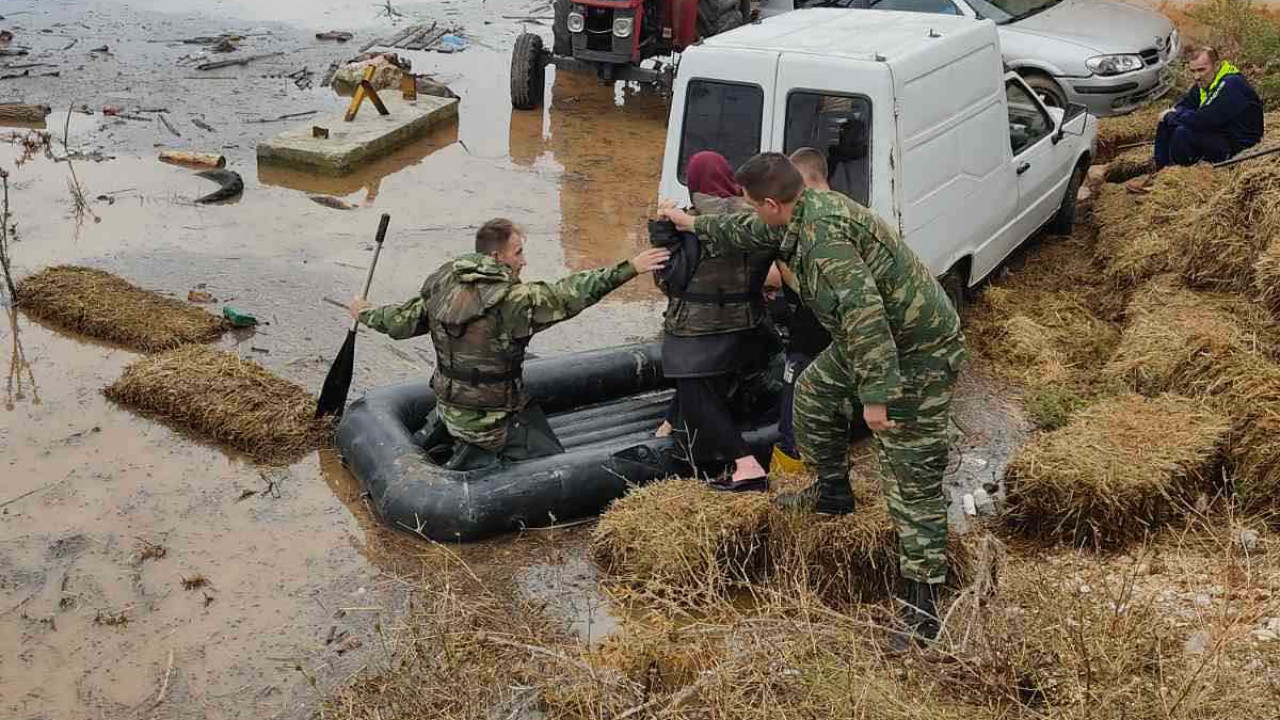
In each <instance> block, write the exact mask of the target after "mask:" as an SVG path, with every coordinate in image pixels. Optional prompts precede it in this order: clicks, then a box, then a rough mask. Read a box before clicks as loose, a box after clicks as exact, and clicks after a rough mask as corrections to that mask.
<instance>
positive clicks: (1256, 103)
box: [1165, 72, 1262, 155]
mask: <svg viewBox="0 0 1280 720" xmlns="http://www.w3.org/2000/svg"><path fill="white" fill-rule="evenodd" d="M1204 95H1205V103H1204V105H1203V107H1202V106H1201V103H1200V97H1201V92H1200V86H1198V85H1193V86H1192V87H1191V89H1190V90H1188V91H1187V94H1186V95H1183V96H1182V99H1181V100H1179V101H1178V104H1177V105H1175V106H1174V111H1173V113H1171V114H1170V115H1169V116H1168V117H1166V118H1165V122H1166V123H1169V124H1170V125H1173V126H1175V127H1176V126H1184V127H1186V128H1188V129H1190V130H1192V131H1193V132H1198V133H1214V134H1220V135H1225V136H1226V138H1227V141H1228V142H1229V143H1230V145H1231V154H1232V155H1235V154H1236V153H1238V152H1240V151H1241V150H1244V149H1245V148H1249V147H1253V146H1254V145H1257V144H1258V142H1259V141H1260V140H1262V100H1261V99H1260V98H1259V97H1258V93H1256V92H1254V90H1253V87H1252V86H1251V85H1249V81H1248V80H1245V78H1244V76H1243V75H1241V74H1239V73H1238V72H1231V73H1229V74H1226V75H1223V76H1222V77H1221V78H1219V79H1218V82H1217V83H1216V84H1215V85H1212V86H1210V88H1209V89H1208V90H1207V91H1206V92H1205V93H1204Z"/></svg>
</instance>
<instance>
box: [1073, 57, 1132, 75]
mask: <svg viewBox="0 0 1280 720" xmlns="http://www.w3.org/2000/svg"><path fill="white" fill-rule="evenodd" d="M1084 64H1085V67H1087V68H1089V70H1091V71H1093V72H1095V73H1097V74H1098V75H1120V74H1122V73H1127V72H1133V71H1134V70H1141V69H1142V68H1144V67H1146V63H1144V62H1142V58H1141V57H1139V56H1137V55H1098V56H1096V57H1091V58H1089V59H1088V60H1085V61H1084Z"/></svg>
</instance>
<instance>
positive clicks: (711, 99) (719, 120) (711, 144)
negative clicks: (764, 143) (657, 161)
mask: <svg viewBox="0 0 1280 720" xmlns="http://www.w3.org/2000/svg"><path fill="white" fill-rule="evenodd" d="M763 117H764V91H763V90H761V89H760V86H758V85H745V84H741V83H727V82H713V81H710V80H691V81H690V82H689V86H688V88H687V89H686V90H685V101H684V128H683V133H684V134H683V137H682V138H681V139H680V165H679V167H678V168H677V176H678V177H679V178H680V182H681V183H685V182H687V181H686V180H685V166H686V165H688V164H689V158H691V157H693V156H694V155H696V154H697V153H699V152H702V151H703V150H713V151H715V152H718V153H720V154H721V155H723V156H725V158H727V159H728V160H729V165H731V166H732V167H734V168H737V167H738V166H739V165H741V164H742V163H744V162H746V161H747V160H750V159H751V157H752V156H754V155H755V154H756V153H758V152H760V123H761V121H762V119H763Z"/></svg>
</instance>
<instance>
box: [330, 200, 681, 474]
mask: <svg viewBox="0 0 1280 720" xmlns="http://www.w3.org/2000/svg"><path fill="white" fill-rule="evenodd" d="M475 250H476V251H475V252H474V253H469V254H467V255H463V256H462V257H459V258H457V259H455V260H451V261H449V262H447V263H445V264H444V265H442V266H441V267H440V268H439V269H438V270H436V271H435V272H434V273H432V274H431V276H430V277H428V278H427V280H426V282H425V283H424V284H423V286H422V291H421V293H419V295H418V296H417V297H414V298H412V299H410V300H408V301H407V302H404V303H402V304H399V305H383V306H382V307H373V306H372V305H370V304H369V303H368V302H366V301H364V300H363V299H361V298H356V299H355V300H353V301H352V303H351V305H350V306H349V307H348V310H349V311H350V312H351V314H352V315H353V316H354V317H356V318H357V319H358V320H359V321H360V322H361V323H362V324H364V325H367V326H368V327H370V328H372V329H374V330H377V331H378V332H380V333H385V334H387V335H390V336H391V337H393V338H395V339H397V340H401V339H405V338H411V337H417V336H419V335H424V334H428V333H430V335H431V341H432V344H433V345H434V346H435V351H436V370H435V373H434V375H432V377H431V387H432V389H433V390H434V391H435V393H436V412H437V413H438V418H439V421H440V422H441V423H442V424H443V427H444V428H445V429H447V431H448V434H449V435H451V436H452V438H453V439H454V440H456V441H458V442H459V443H460V444H459V445H457V446H455V448H454V452H453V456H452V459H451V460H450V462H449V467H451V468H455V469H469V468H471V467H474V466H477V465H484V464H487V463H491V462H493V461H495V460H496V459H497V458H498V457H503V458H506V459H510V460H524V459H528V458H531V457H538V456H540V455H545V454H551V453H555V452H562V451H563V449H562V448H561V447H560V444H559V441H557V440H556V439H555V435H554V433H552V432H551V429H550V427H549V426H548V425H547V423H546V418H545V417H544V416H543V415H542V413H541V411H540V410H538V409H537V408H536V407H530V406H529V404H528V403H529V398H528V395H527V394H526V392H525V387H524V379H523V377H522V368H523V365H524V356H525V347H526V346H527V345H528V344H529V340H530V339H531V338H532V337H533V335H534V334H535V333H538V332H541V331H543V330H545V329H547V328H549V327H551V326H552V325H555V324H556V323H559V322H562V321H564V320H568V319H569V318H571V317H573V316H575V315H577V314H578V313H580V312H582V311H583V310H585V309H587V308H589V307H591V306H592V305H594V304H596V303H597V302H599V301H600V300H601V299H603V298H604V296H605V295H608V294H609V293H610V292H612V291H614V290H616V289H617V288H619V287H621V286H622V285H623V284H625V283H626V282H627V281H629V280H631V279H632V278H634V277H636V276H637V275H638V274H639V273H643V272H650V271H652V270H656V269H659V268H661V267H662V266H663V264H664V263H665V262H666V258H667V256H668V253H667V251H666V250H661V249H650V250H646V251H645V252H642V253H640V254H639V255H637V256H636V257H635V258H634V259H632V260H630V261H623V262H620V263H618V264H617V265H615V266H613V267H610V268H601V269H598V270H584V271H582V272H577V273H574V274H572V275H570V276H568V277H566V278H564V279H563V280H560V281H559V282H555V283H545V282H530V283H523V282H521V281H520V272H521V270H522V269H523V268H524V266H525V260H524V234H523V233H522V232H521V231H520V229H519V228H517V227H516V226H515V225H514V224H513V223H512V222H511V221H510V220H504V219H496V220H491V221H489V222H487V223H485V224H484V226H482V227H481V228H480V230H479V232H477V233H476V245H475ZM428 449H430V448H428Z"/></svg>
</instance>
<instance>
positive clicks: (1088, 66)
mask: <svg viewBox="0 0 1280 720" xmlns="http://www.w3.org/2000/svg"><path fill="white" fill-rule="evenodd" d="M810 7H843V8H849V9H861V10H868V9H869V10H907V11H912V12H925V13H938V14H943V15H964V16H967V17H972V18H978V19H982V18H989V19H991V20H992V21H994V22H995V23H996V25H998V26H999V32H1000V46H1001V50H1002V52H1003V54H1004V61H1005V64H1006V65H1008V66H1009V69H1011V70H1015V71H1017V72H1018V74H1020V75H1022V77H1023V78H1025V79H1026V81H1027V84H1029V85H1031V86H1032V87H1033V88H1035V90H1036V91H1037V92H1038V93H1040V95H1041V97H1043V98H1044V101H1045V104H1046V105H1052V106H1055V107H1065V106H1066V104H1067V103H1069V102H1073V103H1080V104H1082V105H1084V106H1085V107H1087V108H1089V112H1091V113H1093V114H1094V115H1097V116H1105V115H1119V114H1121V113H1126V112H1129V111H1130V110H1133V109H1134V108H1136V107H1138V106H1140V105H1143V104H1145V103H1146V102H1148V101H1150V100H1152V99H1154V98H1157V97H1160V96H1161V95H1163V94H1165V93H1166V92H1168V90H1169V89H1170V87H1172V85H1173V82H1174V73H1173V71H1172V69H1171V68H1170V63H1171V62H1172V61H1173V60H1175V59H1177V57H1178V50H1179V47H1178V31H1177V29H1175V28H1174V26H1173V22H1172V21H1170V20H1169V18H1167V17H1165V16H1164V15H1162V14H1160V13H1158V12H1155V11H1153V10H1146V9H1143V8H1140V7H1135V6H1133V5H1129V4H1127V3H1124V2H1116V1H1114V0H764V2H762V3H761V4H760V7H759V9H760V15H761V17H765V18H767V17H769V16H771V15H777V14H779V13H782V12H787V11H789V10H793V9H796V8H800V9H803V8H810Z"/></svg>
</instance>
